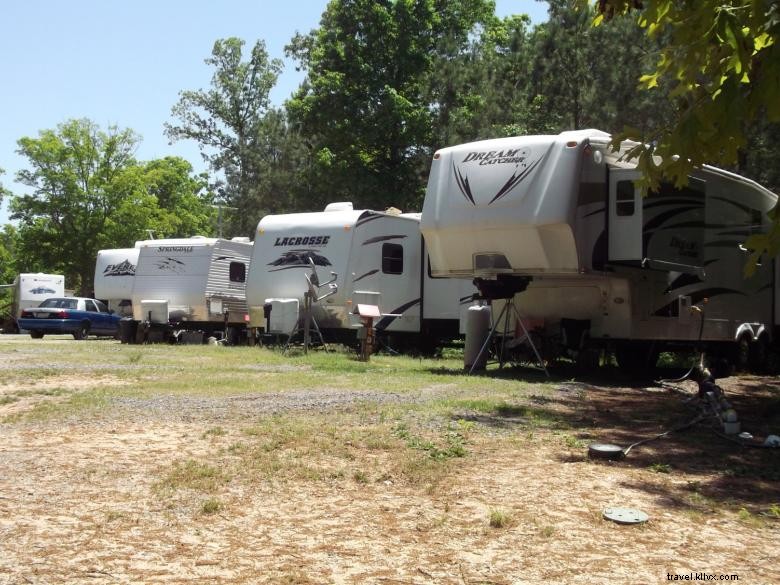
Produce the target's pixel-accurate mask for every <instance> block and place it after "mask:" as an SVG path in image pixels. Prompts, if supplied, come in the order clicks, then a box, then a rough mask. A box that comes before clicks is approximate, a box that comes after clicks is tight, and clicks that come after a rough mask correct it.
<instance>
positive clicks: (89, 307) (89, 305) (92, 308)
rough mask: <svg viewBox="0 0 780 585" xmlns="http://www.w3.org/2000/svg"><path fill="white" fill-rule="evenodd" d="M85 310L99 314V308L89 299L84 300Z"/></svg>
mask: <svg viewBox="0 0 780 585" xmlns="http://www.w3.org/2000/svg"><path fill="white" fill-rule="evenodd" d="M84 309H85V310H87V311H89V312H90V313H97V312H98V310H97V307H96V306H95V302H94V301H91V300H89V299H85V300H84Z"/></svg>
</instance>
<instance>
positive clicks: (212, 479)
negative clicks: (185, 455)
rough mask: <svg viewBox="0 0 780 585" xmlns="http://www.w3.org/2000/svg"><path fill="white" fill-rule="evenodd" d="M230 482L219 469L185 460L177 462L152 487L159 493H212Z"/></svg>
mask: <svg viewBox="0 0 780 585" xmlns="http://www.w3.org/2000/svg"><path fill="white" fill-rule="evenodd" d="M229 481H230V477H229V476H228V475H227V474H226V473H225V472H224V471H222V470H221V469H218V468H217V467H214V466H212V465H210V464H208V463H202V462H200V461H195V460H194V459H187V460H186V461H177V462H175V463H174V464H173V465H172V466H171V469H170V471H168V472H167V473H166V474H165V475H164V476H163V478H162V479H161V480H160V481H159V482H157V483H156V484H155V485H154V489H155V490H156V491H158V492H160V493H164V492H169V493H170V492H175V491H177V490H183V489H187V490H194V491H199V492H214V491H216V490H217V489H219V488H220V487H222V486H224V485H225V484H227V483H228V482H229Z"/></svg>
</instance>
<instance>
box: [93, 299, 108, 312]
mask: <svg viewBox="0 0 780 585" xmlns="http://www.w3.org/2000/svg"><path fill="white" fill-rule="evenodd" d="M95 304H96V305H97V308H98V311H100V312H101V313H108V307H107V306H106V304H105V303H104V302H102V301H95Z"/></svg>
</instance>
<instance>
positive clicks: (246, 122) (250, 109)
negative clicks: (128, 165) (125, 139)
mask: <svg viewBox="0 0 780 585" xmlns="http://www.w3.org/2000/svg"><path fill="white" fill-rule="evenodd" d="M243 46H244V41H243V40H241V39H238V38H228V39H221V40H217V41H216V42H215V43H214V47H213V49H212V51H211V57H209V58H208V59H206V60H205V62H206V64H207V65H210V66H212V67H213V68H214V74H213V76H212V78H211V88H210V89H208V90H195V91H183V92H181V93H180V97H179V102H178V103H177V104H176V105H175V106H174V107H173V110H172V113H173V116H174V117H175V118H177V119H178V124H176V125H173V124H166V125H165V128H166V130H165V131H166V134H167V135H168V137H169V138H170V139H171V140H195V141H196V142H197V143H198V145H199V147H200V149H201V153H202V154H203V158H204V159H205V160H206V161H208V162H209V164H210V166H211V168H212V169H213V170H214V171H217V172H223V173H224V175H225V180H226V185H225V189H224V191H223V194H224V195H223V199H224V201H223V202H224V203H227V204H228V205H229V206H235V207H236V208H237V212H236V213H235V214H232V215H231V217H232V218H233V231H234V232H240V233H242V234H245V233H246V232H247V231H249V229H250V228H252V227H254V224H256V223H257V221H258V220H259V217H258V216H259V215H261V214H265V213H268V212H271V211H275V210H278V209H279V206H280V204H282V205H283V204H284V201H285V197H284V195H282V196H281V197H280V196H279V195H280V193H279V191H277V190H276V189H274V179H275V178H276V176H277V175H278V174H279V172H280V169H286V168H288V167H289V165H290V164H291V163H290V161H291V160H292V161H296V162H299V161H297V159H296V158H295V153H296V147H295V146H294V144H293V143H294V140H293V137H291V136H290V132H289V130H288V128H287V124H286V120H285V116H284V113H283V112H281V111H278V110H273V109H269V99H268V94H269V92H270V91H271V89H272V88H273V86H274V85H275V84H276V80H277V78H278V76H279V73H280V72H281V70H282V62H281V61H280V60H279V59H270V58H269V55H268V52H267V51H266V48H265V43H264V42H263V41H258V42H257V43H256V44H255V46H254V47H253V48H252V51H251V54H250V56H249V60H248V61H242V52H243V51H242V49H243ZM296 168H297V167H296ZM270 169H273V172H272V171H271V170H270ZM282 174H283V176H286V175H284V173H282ZM292 182H293V181H292V180H287V181H285V182H284V183H285V184H284V187H288V186H289V185H290V184H291V183H292ZM282 193H284V191H283V190H282Z"/></svg>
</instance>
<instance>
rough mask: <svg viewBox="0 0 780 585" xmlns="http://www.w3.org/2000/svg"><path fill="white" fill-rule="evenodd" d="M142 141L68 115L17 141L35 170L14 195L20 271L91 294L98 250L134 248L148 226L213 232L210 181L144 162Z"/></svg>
mask: <svg viewBox="0 0 780 585" xmlns="http://www.w3.org/2000/svg"><path fill="white" fill-rule="evenodd" d="M139 141H140V138H139V137H138V136H137V135H136V134H135V133H134V132H133V131H132V130H129V129H125V130H122V129H119V128H117V127H115V126H111V127H109V129H108V130H107V131H103V130H101V129H100V128H99V127H98V126H97V125H96V124H95V123H94V122H92V121H90V120H87V119H81V120H69V121H67V122H65V123H63V124H60V125H59V126H58V127H57V129H56V130H42V131H41V132H40V133H39V136H38V137H37V138H30V137H24V138H21V139H20V140H19V141H18V144H19V153H20V154H21V155H22V156H24V157H26V158H27V161H28V165H29V168H28V169H24V170H21V171H19V173H18V174H17V180H18V181H19V182H20V183H22V184H23V185H26V186H27V187H29V188H30V189H31V190H32V192H31V193H30V194H26V195H18V196H15V197H13V198H12V199H11V203H10V209H11V218H12V219H16V220H18V221H19V228H18V234H17V235H16V238H15V246H14V248H15V269H16V270H17V271H44V272H62V273H63V274H64V275H65V278H66V283H67V286H68V287H69V288H74V289H76V290H77V291H78V292H79V293H81V294H85V295H86V294H90V291H91V288H92V277H93V272H94V268H95V257H96V254H97V251H98V250H100V249H104V248H117V247H124V246H131V245H132V244H133V242H134V241H135V240H137V239H143V238H144V237H145V236H146V230H147V229H153V230H155V231H156V232H157V234H158V237H159V236H160V235H191V234H193V233H204V234H206V235H207V234H208V232H210V231H211V226H210V217H211V209H210V208H209V206H208V202H209V196H208V194H206V193H204V189H205V181H204V180H203V179H202V178H194V177H192V176H191V173H192V167H191V166H190V164H189V163H188V162H186V161H184V160H182V159H180V158H175V157H169V158H166V159H162V160H159V161H152V162H149V163H145V164H143V163H138V162H137V161H136V160H135V159H134V158H133V152H134V151H135V149H136V147H137V146H138V143H139Z"/></svg>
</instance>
